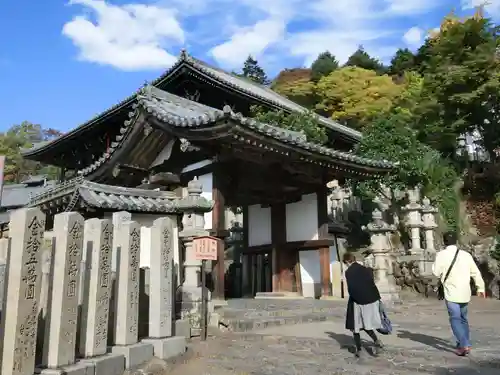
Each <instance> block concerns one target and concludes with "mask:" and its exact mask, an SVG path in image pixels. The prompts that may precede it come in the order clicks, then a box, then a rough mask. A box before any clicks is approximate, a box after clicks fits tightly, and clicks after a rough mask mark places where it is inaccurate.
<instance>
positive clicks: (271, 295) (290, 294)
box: [254, 292, 304, 299]
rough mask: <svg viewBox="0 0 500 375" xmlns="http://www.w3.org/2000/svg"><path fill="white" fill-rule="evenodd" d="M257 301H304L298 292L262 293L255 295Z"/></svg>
mask: <svg viewBox="0 0 500 375" xmlns="http://www.w3.org/2000/svg"><path fill="white" fill-rule="evenodd" d="M254 298H255V299H275V298H280V299H304V297H303V296H301V295H300V294H299V293H296V292H262V293H257V294H255V297H254Z"/></svg>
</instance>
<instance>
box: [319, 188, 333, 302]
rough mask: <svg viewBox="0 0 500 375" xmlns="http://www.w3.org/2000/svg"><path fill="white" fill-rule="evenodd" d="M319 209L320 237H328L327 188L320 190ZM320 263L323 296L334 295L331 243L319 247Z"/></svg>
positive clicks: (322, 238)
mask: <svg viewBox="0 0 500 375" xmlns="http://www.w3.org/2000/svg"><path fill="white" fill-rule="evenodd" d="M316 195H317V199H316V202H317V211H318V239H319V240H324V239H328V206H327V189H326V186H325V187H324V188H323V189H320V190H318V192H317V193H316ZM319 263H320V276H321V296H322V297H329V296H331V295H332V282H331V277H330V245H328V246H323V247H321V248H320V249H319Z"/></svg>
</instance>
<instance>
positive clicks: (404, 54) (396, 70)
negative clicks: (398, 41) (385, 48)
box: [389, 48, 415, 76]
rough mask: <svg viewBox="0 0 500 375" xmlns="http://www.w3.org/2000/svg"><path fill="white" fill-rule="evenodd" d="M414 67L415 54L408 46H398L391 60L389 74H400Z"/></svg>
mask: <svg viewBox="0 0 500 375" xmlns="http://www.w3.org/2000/svg"><path fill="white" fill-rule="evenodd" d="M414 68H415V55H413V52H411V51H410V50H409V49H408V48H404V49H403V48H399V49H398V50H397V51H396V54H395V55H394V57H393V58H392V60H391V65H390V66H389V74H392V75H398V76H401V75H403V74H404V73H405V72H409V71H410V70H413V69H414Z"/></svg>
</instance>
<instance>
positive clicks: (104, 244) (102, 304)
mask: <svg viewBox="0 0 500 375" xmlns="http://www.w3.org/2000/svg"><path fill="white" fill-rule="evenodd" d="M99 235H102V237H101V244H100V245H101V247H100V249H99V271H98V273H99V274H98V275H95V276H94V277H98V280H99V283H98V285H97V288H96V289H97V290H96V305H95V311H94V312H93V313H94V314H95V325H96V326H95V332H94V335H95V340H94V349H96V350H97V351H96V352H95V353H93V354H103V353H105V352H106V342H107V337H108V317H109V297H110V287H111V283H110V272H111V245H112V241H113V232H112V231H111V227H110V224H109V223H108V222H107V223H105V224H104V226H103V228H102V234H101V233H99Z"/></svg>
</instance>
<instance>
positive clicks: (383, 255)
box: [363, 209, 400, 302]
mask: <svg viewBox="0 0 500 375" xmlns="http://www.w3.org/2000/svg"><path fill="white" fill-rule="evenodd" d="M363 230H365V231H367V232H368V233H370V241H371V246H370V249H371V253H372V255H373V265H374V267H373V268H374V276H375V282H376V284H377V287H378V289H379V292H380V296H381V297H382V300H383V301H387V302H395V301H399V299H400V298H399V291H398V287H397V286H396V279H395V278H394V275H393V265H392V262H393V261H394V254H393V251H392V248H391V244H390V240H389V238H390V236H391V235H392V234H393V233H394V232H396V226H395V225H391V224H387V223H386V222H385V221H384V220H383V218H382V212H381V211H380V210H379V209H375V210H374V211H373V214H372V222H371V223H369V224H368V225H366V226H364V227H363Z"/></svg>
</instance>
